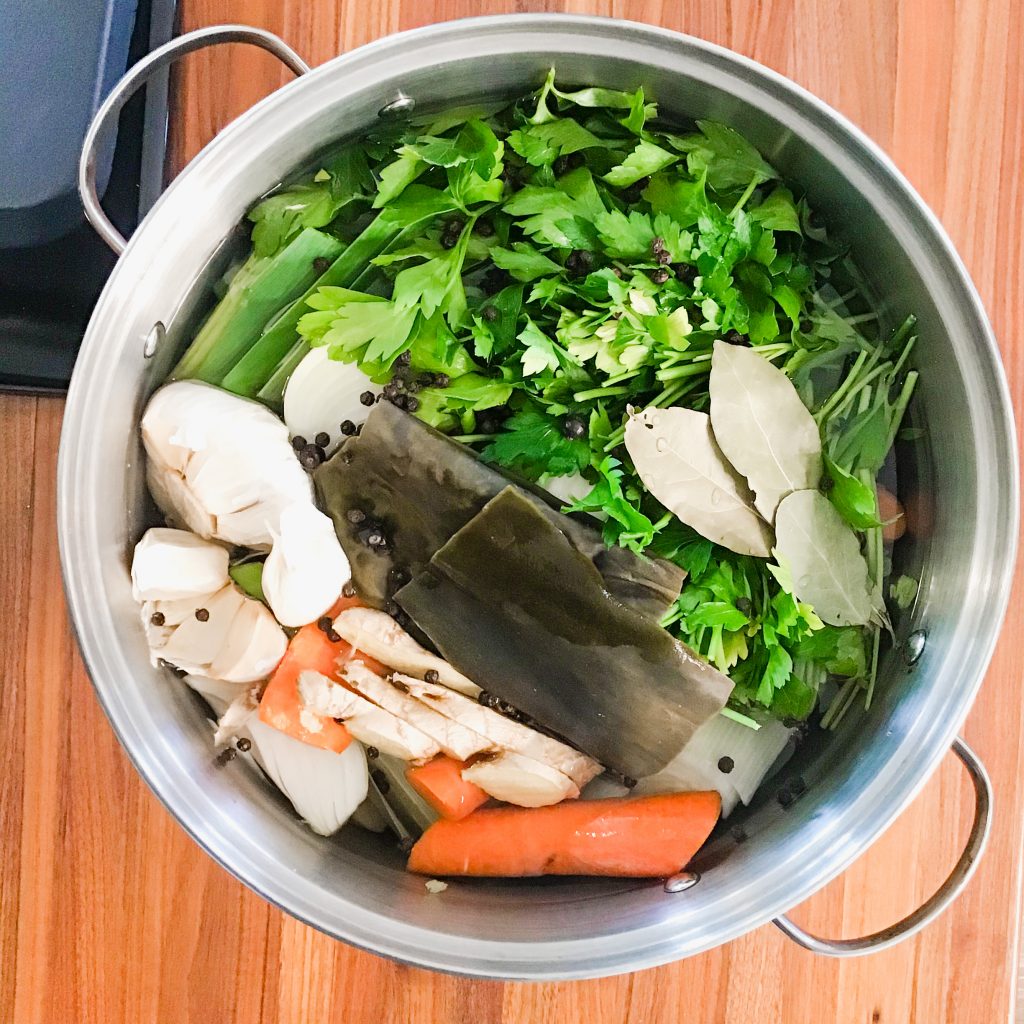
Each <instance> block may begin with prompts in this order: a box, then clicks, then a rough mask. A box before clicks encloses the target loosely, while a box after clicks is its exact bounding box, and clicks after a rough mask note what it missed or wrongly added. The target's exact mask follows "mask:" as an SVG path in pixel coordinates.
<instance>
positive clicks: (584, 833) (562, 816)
mask: <svg viewBox="0 0 1024 1024" xmlns="http://www.w3.org/2000/svg"><path fill="white" fill-rule="evenodd" d="M721 806H722V801H721V797H720V796H719V795H718V793H714V792H711V793H660V794H657V795H654V796H640V797H623V798H622V799H618V800H587V801H576V802H566V803H561V804H555V805H554V806H553V807H537V808H523V807H495V808H484V809H482V810H479V811H476V812H475V813H474V814H471V815H470V816H469V817H468V818H464V819H463V820H462V821H443V820H442V821H438V822H436V823H435V824H433V825H431V826H430V828H428V829H427V831H426V832H424V833H423V836H422V837H421V838H420V840H419V842H418V843H416V845H415V846H414V847H413V848H412V852H411V853H410V854H409V863H408V865H407V866H408V869H409V870H410V871H415V872H417V873H419V874H421V875H476V876H481V877H496V878H512V877H526V876H531V875H617V876H623V877H627V878H660V877H663V876H665V875H671V874H674V873H675V872H677V871H679V870H681V869H682V868H683V867H685V865H686V864H687V862H688V861H689V860H690V858H691V857H692V856H693V855H694V854H695V853H696V852H697V851H698V850H699V849H700V847H701V845H702V844H703V843H704V841H705V840H706V839H707V837H708V835H710V833H711V830H712V829H713V828H714V826H715V822H716V821H717V820H718V815H719V812H720V810H721Z"/></svg>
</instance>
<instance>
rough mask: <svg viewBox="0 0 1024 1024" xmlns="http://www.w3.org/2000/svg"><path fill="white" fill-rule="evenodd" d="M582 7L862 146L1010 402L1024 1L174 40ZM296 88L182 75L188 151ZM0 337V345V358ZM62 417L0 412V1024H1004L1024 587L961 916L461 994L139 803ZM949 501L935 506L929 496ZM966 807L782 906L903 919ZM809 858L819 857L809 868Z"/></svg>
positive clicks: (1016, 376) (270, 67) (991, 691)
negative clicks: (900, 937) (705, 59)
mask: <svg viewBox="0 0 1024 1024" xmlns="http://www.w3.org/2000/svg"><path fill="white" fill-rule="evenodd" d="M540 10H549V11H550V10H569V11H573V12H577V13H596V14H605V15H614V16H617V17H625V18H634V19H637V20H641V21H650V22H655V23H658V24H662V25H665V26H668V27H670V28H674V29H679V30H683V31H686V32H689V33H691V34H693V35H696V36H700V37H702V38H704V39H709V40H712V41H714V42H717V43H721V44H724V45H726V46H730V47H732V48H733V49H736V50H738V51H740V52H741V53H745V54H747V55H749V56H751V57H753V58H755V59H756V60H759V61H761V62H763V63H765V64H767V65H769V66H770V67H773V68H776V69H777V70H779V71H781V72H783V73H784V74H787V75H789V76H790V77H792V78H794V79H795V80H796V81H797V82H799V83H801V84H802V85H804V86H806V87H807V88H809V89H810V90H812V91H813V92H815V93H817V94H818V95H819V96H821V97H823V98H824V99H825V100H827V101H828V102H830V103H832V104H833V105H834V106H836V107H837V108H838V109H839V110H841V111H842V112H843V113H844V114H846V115H847V116H848V117H850V118H852V119H853V120H854V121H855V122H857V123H858V124H859V125H860V126H861V127H862V128H864V129H865V130H866V131H867V133H868V134H869V135H871V136H872V137H873V138H874V139H875V140H877V141H878V142H879V143H880V144H881V145H882V147H883V148H885V149H886V150H887V151H888V152H889V153H890V154H891V155H892V156H893V158H894V159H895V160H896V162H897V164H898V165H899V166H900V167H901V168H902V170H903V171H904V172H905V173H906V174H907V175H908V176H909V178H910V180H911V181H912V182H913V183H914V184H915V185H916V186H917V188H918V189H919V190H920V191H921V193H922V195H923V196H924V197H925V199H926V200H927V201H928V202H929V203H930V204H931V205H932V207H933V208H934V209H935V210H936V211H937V212H938V214H939V216H940V217H941V218H942V220H943V222H944V223H945V225H946V227H947V228H948V230H949V232H950V234H951V235H952V237H953V240H954V242H955V243H956V244H957V246H958V247H959V250H960V252H961V254H962V256H963V257H964V259H965V260H966V262H967V265H968V267H969V269H970V271H971V273H972V274H973V276H974V280H975V281H976V282H977V284H978V286H979V288H980V290H981V294H982V298H983V299H984V301H985V304H986V306H987V308H988V310H989V312H990V314H991V316H992V318H993V321H994V324H995V328H996V333H997V334H998V336H999V338H1000V341H1001V344H1002V347H1003V354H1004V358H1005V360H1006V364H1007V367H1008V369H1009V372H1010V379H1011V387H1012V389H1013V396H1014V404H1015V406H1016V407H1017V408H1018V410H1020V409H1021V399H1022V389H1024V347H1022V346H1024V337H1022V331H1021V324H1022V322H1024V275H1022V273H1021V269H1020V259H1021V253H1022V249H1024V237H1022V229H1021V212H1020V211H1021V205H1022V203H1024V185H1022V179H1021V175H1020V161H1021V156H1022V154H1024V104H1022V96H1024V32H1022V30H1021V26H1020V20H1019V16H1020V13H1021V9H1020V6H1019V4H1018V3H1016V2H1015V0H971V2H970V3H960V4H955V3H953V2H952V0H857V2H855V3H845V4H837V3H835V2H834V0H765V2H763V3H760V4H753V3H749V4H748V3H740V2H737V0H685V2H681V0H666V2H660V0H647V2H644V0H566V2H565V3H559V2H557V0H551V2H547V3H544V2H529V0H520V2H513V0H507V2H501V0H494V2H491V3H486V2H483V0H384V2H381V3H376V4H371V3H354V2H345V0H287V2H282V0H183V2H182V15H183V27H184V28H193V27H196V26H199V25H206V24H213V23H216V22H230V21H236V22H247V23H250V24H255V25H261V26H264V27H266V28H269V29H271V30H272V31H274V32H277V33H279V34H280V35H282V36H283V37H284V38H285V39H286V40H287V41H288V42H290V43H291V44H292V45H293V46H294V47H295V48H296V49H297V50H298V51H299V52H300V53H302V54H303V55H304V56H305V57H306V58H307V59H308V60H309V61H310V62H311V63H318V62H321V61H324V60H327V59H328V58H330V57H332V56H334V55H335V54H336V53H338V52H340V51H342V50H348V49H351V48H352V47H354V46H357V45H359V44H360V43H364V42H367V41H369V40H371V39H374V38H376V37H377V36H380V35H384V34H385V33H388V32H393V31H396V30H399V29H406V28H412V27H414V26H417V25H422V24H425V23H427V22H433V21H441V20H445V19H448V18H455V17H461V16H465V15H472V14H482V13H500V12H512V11H519V12H523V11H540ZM286 77H287V74H286V73H285V72H282V71H281V69H280V68H279V67H278V66H277V65H276V64H275V63H274V62H273V60H272V59H271V58H270V57H268V56H266V55H264V54H262V53H260V52H257V51H254V50H252V49H250V48H242V47H232V48H229V49H221V50H218V51H216V52H213V53H208V54H203V55H199V56H195V57H191V58H189V59H188V61H187V62H186V63H185V65H184V68H183V72H182V73H181V74H180V75H179V76H178V91H177V96H178V102H177V103H176V104H175V107H174V110H175V113H174V114H173V118H172V119H173V121H174V124H175V127H176V129H177V142H178V145H177V154H178V159H179V160H184V159H187V158H188V157H190V156H191V155H192V154H194V153H195V152H196V151H197V150H198V149H199V148H200V147H201V146H202V145H203V144H204V143H205V142H206V141H207V140H208V139H209V138H210V137H211V136H212V135H213V134H214V133H215V132H216V131H217V129H218V128H220V127H222V126H223V125H224V124H225V123H226V122H227V121H229V120H230V119H231V118H232V117H234V116H236V115H237V114H239V113H241V112H242V111H243V110H245V109H246V107H248V106H249V105H250V104H252V103H254V102H255V101H256V100H258V99H260V98H261V97H262V96H263V95H264V94H265V93H267V92H269V91H270V90H272V89H273V88H275V87H276V86H277V85H279V84H281V83H282V82H283V81H284V80H285V79H286ZM0 343H2V341H0ZM61 411H62V406H61V403H60V402H59V401H57V400H54V399H38V400H37V399H33V398H19V397H3V398H0V438H2V439H3V442H4V444H3V456H2V459H0V671H2V680H0V844H2V846H0V854H2V859H0V865H2V866H0V1022H3V1024H8V1022H11V1024H52V1022H56V1021H75V1022H82V1024H86V1022H87V1024H93V1022H95V1024H113V1022H122V1021H123V1022H132V1024H139V1022H156V1024H184V1022H201V1024H257V1022H261V1024H307V1022H309V1024H313V1022H315V1024H321V1022H332V1021H338V1022H345V1024H385V1022H394V1024H454V1022H463V1021H464V1022H466V1024H497V1022H502V1024H513V1022H514V1024H563V1022H577V1021H581V1022H582V1021H585V1022H587V1024H623V1022H629V1024H662V1022H664V1024H669V1022H672V1024H677V1022H681V1021H692V1022H711V1024H765V1022H782V1024H811V1022H813V1024H822V1022H825V1021H837V1022H839V1024H851V1022H856V1024H862V1022H863V1024H882V1022H892V1024H908V1022H913V1024H942V1022H947V1021H948V1022H955V1024H998V1022H1003V1021H1006V1020H1007V1019H1008V1017H1009V1015H1010V1012H1011V1003H1012V998H1013V979H1014V973H1015V959H1016V945H1017V926H1018V910H1019V889H1020V881H1021V872H1020V867H1021V856H1020V845H1021V823H1022V811H1021V805H1022V798H1024V792H1022V790H1024V784H1022V780H1024V772H1022V767H1024V766H1022V743H1021V739H1022V724H1024V722H1022V707H1024V704H1022V700H1021V679H1022V676H1024V655H1022V653H1021V648H1020V645H1019V641H1018V638H1019V637H1020V635H1021V633H1022V630H1024V609H1022V606H1021V603H1020V602H1021V594H1022V591H1021V587H1020V582H1021V580H1020V572H1018V586H1017V588H1016V591H1015V596H1014V599H1013V602H1012V604H1011V610H1010V617H1009V619H1008V621H1007V625H1006V628H1005V630H1004V633H1003V641H1002V643H1001V644H1000V646H999V650H998V652H997V655H996V658H995V660H994V661H993V663H992V667H991V669H990V670H989V674H988V679H987V682H986V684H985V686H984V688H983V689H982V692H981V696H980V697H979V699H978V702H977V704H976V705H975V707H974V710H973V712H972V714H971V716H970V719H969V721H968V723H967V726H966V730H965V735H966V738H967V740H968V742H970V743H971V744H972V745H973V746H974V748H975V749H976V750H977V751H978V753H979V754H980V755H981V757H982V758H983V759H984V760H985V762H986V764H987V765H988V768H989V771H990V772H991V774H992V779H993V782H994V785H995V791H996V813H997V818H996V825H995V830H994V833H993V837H992V842H991V845H990V846H989V849H988V853H987V854H986V856H985V859H984V862H983V864H982V865H981V868H980V870H979V871H978V874H977V875H976V877H975V879H974V881H973V882H972V884H971V886H970V888H969V889H968V891H967V893H966V894H965V895H964V896H963V897H962V898H961V899H960V901H959V902H958V903H957V905H956V906H955V908H954V909H953V910H951V911H950V912H949V913H947V914H946V915H945V917H943V918H942V919H941V920H940V921H938V922H937V923H935V924H933V925H932V926H931V927H930V928H929V929H927V930H926V931H925V932H924V933H923V934H921V935H920V936H918V937H917V938H916V939H914V940H911V941H909V942H906V943H905V944H903V945H902V946H899V947H898V948H896V949H893V950H891V951H889V952H886V953H881V954H877V955H874V956H870V957H866V958H862V959H859V960H852V961H845V962H837V961H832V960H825V959H821V958H818V957H815V956H813V955H812V954H810V953H806V952H804V951H802V950H800V949H798V948H797V947H795V946H793V945H792V944H790V943H789V942H788V941H787V940H786V939H784V938H783V936H782V935H781V934H780V933H779V932H778V931H776V929H774V928H772V927H770V926H767V927H764V928H762V929H760V930H759V931H757V932H754V933H753V934H750V935H748V936H746V937H744V938H742V939H740V940H738V941H736V942H734V943H732V944H731V945H729V946H727V947H725V948H722V949H719V950H716V951H714V952H711V953H707V954H705V955H703V956H700V957H695V958H693V959H691V960H688V961H685V962H683V963H679V964H676V965H674V966H670V967H664V968H660V969H657V970H651V971H646V972H643V973H640V974H636V975H632V976H626V977H620V978H612V979H609V980H606V981H592V982H578V983H568V984H550V985H529V984H500V983H493V982H478V981H465V980H460V979H457V978H451V977H445V976H441V975H437V974H430V973H427V972H425V971H420V970H415V969H411V968H407V967H401V966H398V965H396V964H392V963H389V962H387V961H384V960H381V959H378V958H377V957H374V956H371V955H369V954H367V953H361V952H357V951H356V950H352V949H349V948H347V947H346V946H343V945H341V944H340V943H336V942H334V941H332V940H330V939H328V938H325V937H324V936H323V935H320V934H318V933H317V932H315V931H313V930H311V929H310V928H307V927H306V926H304V925H301V924H298V923H297V922H295V921H293V920H291V919H290V918H288V917H286V916H285V915H283V914H282V913H281V912H280V911H278V910H276V909H274V908H272V907H269V906H268V905H266V904H265V903H263V902H262V901H261V900H260V899H258V898H257V897H256V896H253V895H252V894H251V893H249V892H248V891H247V890H246V889H244V888H243V887H242V886H241V885H240V884H239V883H238V882H236V881H235V880H234V879H232V878H231V877H229V876H228V875H227V873H226V872H224V871H223V870H221V869H220V868H218V867H217V866H216V865H215V864H213V862H212V861H210V860H209V859H208V858H207V857H206V856H205V855H204V854H202V853H201V852H200V851H199V849H198V848H197V847H196V846H194V845H193V844H192V843H191V841H190V840H189V839H188V838H187V837H186V836H185V834H184V833H183V832H182V831H181V830H180V829H179V828H178V827H177V826H176V825H175V824H174V822H173V821H172V820H171V818H170V816H169V815H168V814H167V813H166V812H165V811H164V810H163V808H162V807H161V806H160V805H159V804H158V802H157V801H156V800H155V799H154V798H153V796H152V795H151V794H150V793H149V792H148V791H147V790H146V788H145V787H144V786H143V784H142V783H141V782H140V781H139V779H138V778H137V776H136V775H135V773H134V770H133V769H132V768H131V766H130V764H129V763H128V759H127V758H126V757H125V755H124V754H123V753H122V751H121V750H120V748H119V747H118V745H117V743H116V741H115V739H114V737H113V734H112V733H111V731H110V729H109V728H108V726H107V724H106V722H105V720H104V718H103V715H102V713H101V712H100V709H99V707H98V705H97V703H96V700H95V699H94V697H93V694H92V690H91V688H90V686H89V683H88V680H87V678H86V676H85V672H84V670H83V668H82V665H81V662H80V660H79V658H78V656H77V652H76V649H75V642H74V639H73V637H72V634H71V631H70V629H69V627H68V624H67V621H66V618H65V610H64V605H63V601H62V595H61V586H60V575H59V567H58V562H57V551H56V538H55V533H54V500H55V496H54V469H55V462H56V448H57V440H58V430H59V426H60V418H61ZM939 497H940V500H941V496H939ZM971 810H972V800H971V795H970V787H969V785H968V784H967V782H966V780H965V778H964V776H963V773H962V772H961V771H960V769H959V768H958V767H957V766H956V765H955V764H954V763H953V761H952V758H947V761H946V763H944V764H943V766H942V768H941V770H940V771H939V772H938V773H937V774H936V776H935V777H934V778H933V779H932V780H931V781H930V782H929V783H928V784H927V786H926V787H925V789H924V791H923V792H922V794H921V795H920V796H919V797H918V799H917V800H916V802H915V803H914V804H913V805H912V807H911V808H910V809H909V810H908V811H906V812H905V813H904V815H903V817H902V818H901V820H900V821H899V823H898V824H897V825H895V826H894V827H893V828H892V829H891V830H890V831H889V833H888V834H887V835H886V836H885V837H884V838H883V839H882V840H881V841H880V842H879V843H878V844H877V845H876V846H875V847H874V848H873V849H872V850H871V851H870V853H868V854H867V855H866V856H865V857H863V858H862V860H861V861H860V862H859V863H858V864H857V865H856V866H855V867H853V868H852V869H851V870H850V871H848V872H847V873H846V875H845V876H843V877H842V878H841V879H839V880H838V881H836V882H834V883H833V884H831V885H829V886H828V887H827V888H826V889H824V890H823V891H822V892H820V893H818V894H817V895H816V896H814V897H813V898H812V899H811V900H809V901H808V902H807V903H806V904H805V905H803V906H802V907H800V908H798V909H797V910H796V911H795V912H794V915H793V916H794V917H795V919H796V920H797V921H798V922H800V923H801V924H803V925H805V926H807V927H809V928H812V929H813V930H815V931H817V932H819V933H821V934H824V935H830V936H841V935H847V936H848V935H855V934H859V933H863V932H866V931H870V930H873V929H875V928H878V927H881V926H883V925H885V924H888V923H890V922H891V921H894V920H895V919H897V918H898V917H900V916H902V915H903V914H905V913H906V912H907V911H909V910H910V909H912V908H913V907H914V906H916V905H917V904H918V903H920V902H921V900H922V899H923V898H925V897H926V896H927V895H928V894H929V893H930V892H932V891H933V890H934V888H935V887H936V886H937V885H938V883H939V882H940V881H941V879H942V878H943V877H944V875H945V873H946V872H947V871H948V869H949V867H950V865H951V864H952V863H953V862H954V860H955V858H956V856H957V854H958V852H959V850H960V846H961V843H962V841H963V837H964V834H965V832H966V829H967V824H968V821H969V819H970V815H971ZM808 855H809V856H813V851H808Z"/></svg>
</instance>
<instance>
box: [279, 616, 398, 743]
mask: <svg viewBox="0 0 1024 1024" xmlns="http://www.w3.org/2000/svg"><path fill="white" fill-rule="evenodd" d="M358 603H359V601H358V600H357V599H356V598H342V599H341V600H340V601H339V602H338V604H337V605H335V607H334V608H333V609H331V611H330V613H329V615H330V617H331V618H332V619H333V618H334V617H335V616H336V615H337V614H338V613H339V612H340V611H341V610H342V609H344V608H349V607H352V606H353V605H357V604H358ZM354 658H358V659H359V660H360V661H362V662H363V663H364V664H365V665H366V666H367V668H370V669H372V670H373V671H374V672H386V671H387V669H385V668H384V666H383V665H381V664H380V663H379V662H377V661H374V659H373V658H370V657H368V656H367V655H365V654H363V653H362V652H361V651H356V650H354V649H353V648H352V647H351V646H350V645H349V644H348V643H346V642H345V641H344V640H340V639H339V640H337V641H332V640H331V639H330V638H329V637H328V636H327V634H326V633H325V632H324V631H323V630H322V629H320V627H319V626H317V625H316V623H311V624H310V625H308V626H303V627H302V629H300V630H299V631H298V632H297V633H296V634H295V636H293V637H292V639H291V643H289V644H288V650H287V651H285V655H284V657H283V658H282V659H281V663H280V664H279V665H278V666H277V669H276V670H275V671H274V674H273V675H272V676H271V677H270V682H269V683H267V688H266V689H265V690H264V691H263V697H262V698H261V699H260V721H261V722H264V723H266V724H267V725H269V726H272V727H273V728H275V729H279V730H280V731H281V732H283V733H287V734H288V735H289V736H292V737H294V738H295V739H297V740H301V741H302V742H303V743H308V744H310V746H313V747H322V748H323V749H324V750H333V751H334V752H335V753H336V754H340V753H341V752H342V751H343V750H344V749H345V748H346V747H347V746H348V745H349V743H351V742H352V737H351V736H350V735H349V733H348V730H347V729H346V728H345V726H343V725H340V724H339V723H338V722H335V721H334V719H333V718H321V719H320V720H319V721H320V726H321V728H320V729H318V730H314V729H307V728H306V726H305V725H303V724H302V716H301V711H302V704H301V701H300V700H299V675H300V674H301V673H303V672H305V671H306V670H307V669H311V670H312V671H314V672H320V673H322V674H323V675H325V676H329V677H330V678H331V679H340V673H339V667H338V666H339V662H341V663H343V662H345V661H348V660H352V659H354Z"/></svg>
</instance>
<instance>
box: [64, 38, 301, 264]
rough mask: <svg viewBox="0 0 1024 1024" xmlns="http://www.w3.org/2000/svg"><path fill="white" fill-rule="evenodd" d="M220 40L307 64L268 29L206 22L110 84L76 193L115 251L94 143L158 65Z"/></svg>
mask: <svg viewBox="0 0 1024 1024" xmlns="http://www.w3.org/2000/svg"><path fill="white" fill-rule="evenodd" d="M219 43H248V44H250V45H251V46H258V47H260V48H261V49H263V50H266V51H267V52H268V53H272V54H273V55H274V56H275V57H277V58H278V60H280V61H281V62H282V63H283V64H285V65H287V67H288V68H289V70H291V71H293V72H294V73H295V74H296V75H304V74H306V72H307V71H309V65H308V64H307V63H306V62H305V61H304V60H303V59H302V58H301V57H300V56H299V55H298V54H297V53H296V52H295V51H294V50H293V49H292V48H291V47H290V46H288V45H287V43H285V42H283V41H282V40H281V39H279V38H278V37H277V36H275V35H274V34H273V33H271V32H267V31H265V30H264V29H261V28H250V27H249V26H248V25H208V26H206V27H205V28H197V29H195V30H194V31H193V32H186V33H185V34H184V35H182V36H178V37H177V38H176V39H172V40H170V42H167V43H165V44H164V45H163V46H160V47H158V48H157V49H155V50H154V51H153V52H152V53H150V54H147V55H146V56H145V57H143V58H142V60H140V61H139V62H138V63H136V64H134V65H133V66H132V68H131V70H130V71H129V72H128V73H127V74H126V75H125V76H124V77H123V78H122V79H120V81H118V82H117V84H116V85H115V86H114V88H113V89H111V91H110V93H109V95H108V96H107V98H106V99H105V100H104V101H103V103H102V104H101V106H100V108H99V110H97V111H96V116H95V117H94V118H93V119H92V122H91V123H90V125H89V130H88V131H87V132H86V133H85V141H84V142H83V143H82V155H81V157H80V158H79V161H78V193H79V195H80V196H81V198H82V205H83V206H84V207H85V216H86V217H87V218H88V220H89V223H90V224H92V226H93V227H94V228H95V229H96V232H97V233H98V234H99V236H100V237H101V238H102V239H103V241H105V242H106V243H107V245H109V246H110V248H111V249H113V250H114V252H116V253H117V254H118V255H119V256H120V255H121V253H122V252H124V249H125V246H126V245H127V244H128V243H127V242H126V241H125V238H124V236H123V235H122V234H121V232H120V231H118V230H117V228H116V227H114V225H113V224H112V223H111V221H110V218H109V217H107V215H106V213H104V211H103V207H102V205H101V204H100V197H99V195H98V194H97V191H96V144H97V142H98V140H99V139H100V138H101V136H102V135H103V134H104V132H106V131H108V130H109V128H110V127H111V126H112V125H115V124H116V123H117V117H118V115H119V114H120V112H121V108H122V107H123V106H124V105H125V103H127V102H128V100H129V99H130V98H131V96H132V94H133V93H134V92H135V91H136V90H137V89H138V88H139V86H140V85H143V84H144V83H145V81H146V80H147V79H148V78H150V77H152V75H153V74H155V73H156V72H157V71H159V70H160V69H161V68H164V67H166V66H167V65H168V64H171V63H173V62H174V61H176V60H177V59H178V58H179V57H183V56H184V55H185V54H186V53H193V52H195V51H196V50H203V49H206V47H208V46H216V45H218V44H219Z"/></svg>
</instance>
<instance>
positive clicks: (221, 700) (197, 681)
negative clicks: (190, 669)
mask: <svg viewBox="0 0 1024 1024" xmlns="http://www.w3.org/2000/svg"><path fill="white" fill-rule="evenodd" d="M185 682H186V683H188V685H189V686H190V687H192V689H193V690H195V691H196V693H198V694H199V695H200V696H201V697H202V698H203V699H204V700H205V701H206V703H207V704H209V705H210V707H211V709H212V710H213V713H214V714H215V715H216V716H217V717H218V718H220V717H221V715H223V714H224V712H225V711H227V709H228V706H229V705H230V704H231V702H232V701H233V700H235V698H236V697H239V696H240V695H241V694H242V693H244V692H245V691H246V690H247V689H248V687H249V684H248V683H227V682H225V681H224V680H223V679H211V678H210V677H209V676H197V675H187V676H185Z"/></svg>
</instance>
